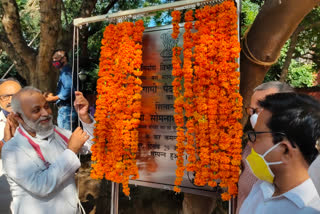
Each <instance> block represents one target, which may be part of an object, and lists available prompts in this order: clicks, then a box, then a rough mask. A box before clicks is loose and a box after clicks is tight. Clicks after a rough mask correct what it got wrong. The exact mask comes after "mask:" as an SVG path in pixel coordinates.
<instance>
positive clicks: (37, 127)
mask: <svg viewBox="0 0 320 214" xmlns="http://www.w3.org/2000/svg"><path fill="white" fill-rule="evenodd" d="M21 116H22V119H23V121H24V123H25V125H26V126H27V127H25V128H26V129H27V131H31V132H35V133H36V134H37V135H43V134H44V135H47V133H48V132H51V130H53V123H52V115H49V116H48V117H45V118H44V117H40V118H39V119H38V120H37V121H35V122H33V121H31V120H29V119H28V118H27V117H25V115H23V114H21ZM48 118H49V122H48V124H47V125H46V126H43V125H41V124H40V121H41V120H44V119H48Z"/></svg>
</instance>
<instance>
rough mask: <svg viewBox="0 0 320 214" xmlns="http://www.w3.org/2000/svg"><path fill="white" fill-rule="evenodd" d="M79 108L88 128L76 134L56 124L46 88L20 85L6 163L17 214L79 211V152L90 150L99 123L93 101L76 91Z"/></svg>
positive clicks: (84, 123)
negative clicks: (15, 123) (91, 113)
mask: <svg viewBox="0 0 320 214" xmlns="http://www.w3.org/2000/svg"><path fill="white" fill-rule="evenodd" d="M75 95H76V99H75V101H74V106H75V108H76V109H77V113H78V116H79V118H80V120H81V122H82V125H83V129H84V131H83V130H82V129H81V128H80V127H78V128H77V129H76V130H75V131H74V132H73V133H71V132H70V131H68V130H65V129H61V128H59V127H56V126H54V125H53V123H52V111H51V109H50V107H49V105H48V103H47V101H46V99H45V97H44V96H43V95H42V93H41V91H40V90H38V89H36V88H33V87H25V88H23V89H21V90H20V91H19V92H18V93H17V94H15V95H14V96H13V98H12V101H11V105H12V109H13V112H14V113H15V118H16V120H17V121H18V122H19V127H18V129H17V131H16V133H15V135H14V137H13V138H12V139H11V140H10V141H9V142H8V143H6V144H5V146H4V147H3V149H2V162H3V168H4V171H5V174H6V176H7V178H8V182H9V184H10V189H11V192H12V197H13V201H12V204H11V211H12V213H13V214H18V213H32V214H42V213H46V214H56V213H66V214H69V213H70V214H71V213H78V212H79V209H78V203H79V199H78V196H77V190H76V185H75V179H74V174H75V171H76V170H77V169H78V168H79V167H80V161H79V159H78V157H77V154H78V153H79V152H80V153H89V152H90V148H91V145H92V141H91V139H92V138H93V128H94V121H93V119H91V117H90V116H89V114H88V107H89V105H88V101H87V100H86V99H85V98H84V97H83V95H82V93H81V92H75Z"/></svg>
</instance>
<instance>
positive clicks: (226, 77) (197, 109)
mask: <svg viewBox="0 0 320 214" xmlns="http://www.w3.org/2000/svg"><path fill="white" fill-rule="evenodd" d="M192 14H193V12H192V11H188V12H187V13H186V16H185V21H186V23H185V33H184V35H183V37H184V65H183V70H182V74H181V75H180V76H181V78H180V79H178V81H174V82H173V86H174V87H176V88H179V87H180V88H179V93H177V95H179V96H176V101H177V99H178V98H179V101H178V102H181V103H182V104H183V108H182V109H181V105H175V111H176V112H177V111H178V112H181V114H182V115H183V112H185V114H186V116H187V118H188V120H187V123H186V126H187V134H186V138H187V144H186V146H185V149H186V152H187V154H188V162H189V163H188V164H187V165H186V166H187V167H186V169H187V171H190V172H194V174H195V178H194V183H195V184H196V185H199V186H203V185H206V184H207V185H209V186H211V187H215V186H216V185H217V180H220V182H219V186H220V187H222V188H223V189H224V190H225V192H224V193H222V194H221V197H222V199H223V200H229V199H230V198H231V196H234V195H236V194H237V182H238V177H239V165H240V161H241V136H242V126H241V124H240V122H239V119H241V117H242V113H241V111H242V97H241V96H240V94H239V84H240V82H239V72H237V71H236V69H237V68H238V64H237V62H236V61H235V59H236V58H237V57H239V52H240V45H239V42H238V37H237V35H238V33H237V13H236V7H235V5H234V2H233V1H229V0H227V1H225V2H223V3H222V4H218V5H215V6H212V7H211V6H205V7H204V8H202V9H199V10H196V14H195V17H196V19H197V20H196V22H195V24H194V27H195V29H196V30H197V32H195V33H191V31H190V30H191V29H192V23H191V21H192V20H193V16H192ZM173 26H174V27H175V25H173ZM174 35H176V34H174ZM193 47H194V53H192V51H191V50H192V48H193ZM175 49H176V48H174V49H173V52H175ZM174 56H175V55H173V67H174V69H173V75H175V74H177V71H176V69H175V65H174V62H176V59H175V57H174ZM192 58H193V59H194V60H193V61H191V59H192ZM177 64H178V63H177ZM180 64H181V63H180ZM180 64H179V67H180ZM176 67H177V68H178V66H176ZM178 74H179V73H178ZM175 76H176V78H177V77H178V75H175ZM182 76H183V77H182ZM181 81H183V82H184V93H182V88H181V85H179V84H178V82H179V83H180V82H181ZM180 122H181V124H179V125H180V126H181V127H183V125H184V123H183V122H184V121H183V120H182V121H180ZM182 123H183V124H182ZM178 136H179V130H178ZM181 143H182V144H183V145H184V142H183V141H182V142H179V141H178V142H177V147H178V148H179V145H178V144H181ZM177 156H178V160H179V158H181V157H182V156H184V153H183V152H182V153H181V152H180V151H178V154H177ZM179 164H180V165H178V161H177V165H178V169H179V168H180V169H183V165H181V163H179ZM182 176H183V173H182ZM182 176H181V177H179V181H180V183H179V184H181V181H182ZM177 179H178V177H177ZM179 184H177V183H175V185H179ZM175 189H179V187H176V188H175Z"/></svg>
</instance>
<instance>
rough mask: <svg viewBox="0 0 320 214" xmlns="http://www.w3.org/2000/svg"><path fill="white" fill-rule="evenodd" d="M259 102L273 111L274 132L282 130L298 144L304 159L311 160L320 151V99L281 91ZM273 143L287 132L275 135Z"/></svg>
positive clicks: (293, 142)
mask: <svg viewBox="0 0 320 214" xmlns="http://www.w3.org/2000/svg"><path fill="white" fill-rule="evenodd" d="M259 105H260V106H261V107H262V108H264V109H266V110H268V111H270V112H271V113H272V116H271V118H270V120H269V121H268V122H267V126H268V128H269V129H270V130H271V131H272V132H282V133H284V134H285V135H286V138H287V139H288V140H289V141H290V143H291V144H293V145H294V146H297V147H298V148H299V150H300V151H301V153H302V155H303V157H304V159H305V160H306V161H307V163H308V164H311V163H312V162H313V161H314V160H315V159H316V157H317V155H318V150H317V149H316V143H317V141H318V140H319V139H320V103H319V102H318V101H317V100H315V99H314V98H312V97H310V96H309V95H306V94H297V93H277V94H272V95H269V96H266V98H265V100H262V101H259ZM273 137H274V138H273V141H274V142H273V143H277V142H280V141H281V140H282V139H283V136H279V135H277V134H274V135H273Z"/></svg>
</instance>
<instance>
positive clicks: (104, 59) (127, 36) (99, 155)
mask: <svg viewBox="0 0 320 214" xmlns="http://www.w3.org/2000/svg"><path fill="white" fill-rule="evenodd" d="M143 31H144V26H143V21H137V22H136V23H135V24H133V23H131V22H125V23H120V24H118V25H116V26H115V25H109V26H107V27H106V29H105V32H104V35H103V39H102V41H101V43H102V47H101V57H100V68H99V73H98V75H99V79H98V81H97V93H98V95H97V98H98V99H97V102H96V104H97V109H96V113H95V120H96V121H97V123H96V128H95V131H94V135H95V138H94V141H95V144H94V145H93V146H92V160H93V161H94V162H95V163H93V164H92V168H93V169H92V171H91V177H92V178H95V179H102V178H103V176H104V177H105V178H106V179H108V180H111V181H113V182H117V183H122V185H123V192H124V193H125V194H126V195H129V194H130V189H129V187H128V184H129V179H136V178H138V176H139V174H138V168H137V165H136V153H137V151H138V131H137V128H138V126H139V123H140V111H141V94H140V92H141V90H142V87H141V83H142V82H141V80H140V79H139V76H141V74H142V72H141V71H140V66H141V63H142V51H141V48H142V46H141V44H140V43H141V41H142V34H143Z"/></svg>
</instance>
